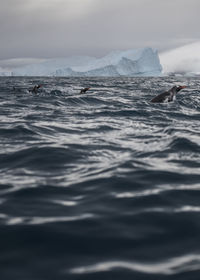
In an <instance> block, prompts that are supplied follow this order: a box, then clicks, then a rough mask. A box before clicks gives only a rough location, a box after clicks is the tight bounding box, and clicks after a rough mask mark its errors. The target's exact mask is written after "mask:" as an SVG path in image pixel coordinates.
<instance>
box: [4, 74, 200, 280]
mask: <svg viewBox="0 0 200 280" xmlns="http://www.w3.org/2000/svg"><path fill="white" fill-rule="evenodd" d="M36 84H43V88H42V89H41V91H40V92H39V93H38V94H32V93H30V92H28V90H27V89H29V88H31V87H33V86H34V85H36ZM174 84H177V85H178V84H180V85H187V88H186V89H184V90H183V91H182V92H181V93H179V94H178V95H177V99H176V101H174V102H172V103H166V104H152V103H150V100H151V99H152V98H153V97H154V96H155V95H157V94H158V93H161V92H162V91H165V90H168V89H169V88H171V87H172V86H173V85H174ZM83 87H91V90H90V91H89V92H88V93H87V94H85V95H80V94H79V91H80V89H81V88H83ZM0 279H1V280H8V279H9V280H10V279H11V280H13V279H17V280H18V279H19V280H46V279H52V280H79V279H80V280H121V279H122V280H124V279H125V280H129V279H130V280H133V279H136V280H143V279H145V280H149V279H150V280H166V279H167V280H168V279H170V280H172V279H174V280H194V279H195V280H199V279H200V80H199V78H192V77H191V78H184V77H160V78H148V77H146V78H30V77H29V78H16V77H13V78H12V77H11V78H1V79H0Z"/></svg>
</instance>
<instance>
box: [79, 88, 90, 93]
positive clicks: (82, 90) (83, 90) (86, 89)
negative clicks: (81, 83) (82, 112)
mask: <svg viewBox="0 0 200 280" xmlns="http://www.w3.org/2000/svg"><path fill="white" fill-rule="evenodd" d="M89 89H90V88H83V89H81V91H80V93H81V94H82V93H86V91H88V90H89Z"/></svg>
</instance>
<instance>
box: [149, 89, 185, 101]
mask: <svg viewBox="0 0 200 280" xmlns="http://www.w3.org/2000/svg"><path fill="white" fill-rule="evenodd" d="M184 88H186V86H174V87H173V88H171V89H170V90H168V91H165V92H163V93H161V94H159V95H157V96H156V97H154V98H153V99H152V100H151V102H153V103H164V102H171V101H173V100H174V99H175V97H176V94H177V92H179V91H180V90H182V89H184Z"/></svg>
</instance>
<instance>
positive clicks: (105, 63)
mask: <svg viewBox="0 0 200 280" xmlns="http://www.w3.org/2000/svg"><path fill="white" fill-rule="evenodd" d="M161 72H162V66H161V64H160V60H159V56H158V53H157V50H155V49H152V48H141V49H132V50H126V51H113V52H111V53H109V54H108V55H106V56H104V57H102V58H95V57H89V56H74V57H68V58H59V59H50V60H47V61H45V62H41V63H37V64H31V65H27V66H24V67H20V68H15V69H14V70H13V71H12V74H11V75H12V76H64V77H79V76H86V77H93V76H104V77H107V76H109V77H113V76H114V77H116V76H159V75H161Z"/></svg>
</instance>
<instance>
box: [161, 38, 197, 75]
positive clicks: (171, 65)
mask: <svg viewBox="0 0 200 280" xmlns="http://www.w3.org/2000/svg"><path fill="white" fill-rule="evenodd" d="M159 56H160V62H161V65H162V67H163V73H178V74H187V75H192V74H200V42H196V43H192V44H189V45H185V46H182V47H179V48H176V49H173V50H170V51H167V52H163V53H161V54H160V55H159Z"/></svg>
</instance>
